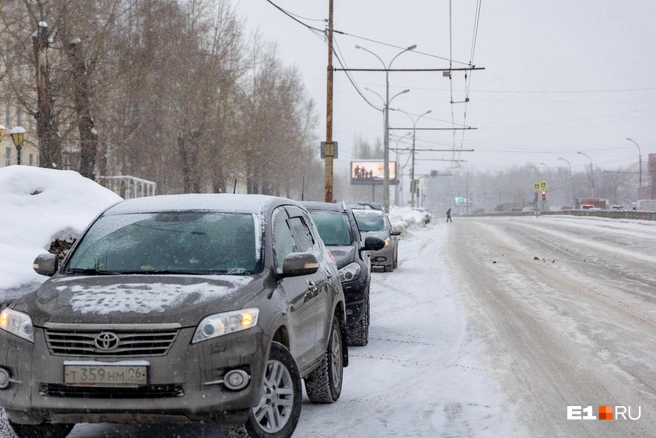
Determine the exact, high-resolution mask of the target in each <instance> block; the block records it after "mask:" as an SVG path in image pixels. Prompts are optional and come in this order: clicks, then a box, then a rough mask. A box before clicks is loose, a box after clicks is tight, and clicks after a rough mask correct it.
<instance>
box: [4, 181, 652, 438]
mask: <svg viewBox="0 0 656 438" xmlns="http://www.w3.org/2000/svg"><path fill="white" fill-rule="evenodd" d="M1 177H2V175H1V174H0V181H1ZM0 196H1V195H0ZM28 196H33V195H28ZM0 200H2V198H0ZM22 212H23V210H22V209H20V208H19V207H15V209H14V210H13V213H12V214H11V215H9V216H11V218H12V220H13V222H12V224H14V225H12V226H14V227H16V229H14V230H13V231H14V233H13V234H12V233H9V234H6V235H2V236H0V237H2V239H4V238H5V237H4V236H12V237H11V238H12V239H14V240H12V241H11V242H10V243H11V245H12V247H18V246H20V244H21V242H22V241H21V240H20V239H18V238H14V237H13V236H14V235H15V234H17V233H18V234H20V233H23V232H24V231H23V230H22V228H20V224H21V223H23V221H22V220H21V219H20V215H21V214H22ZM59 213H60V212H58V211H57V210H56V209H55V210H53V211H52V212H51V213H50V215H51V216H52V215H58V214H59ZM416 213H417V212H416V211H414V210H410V209H400V210H394V211H392V216H396V217H397V219H395V220H394V222H395V223H399V224H400V223H401V222H403V223H406V225H400V226H408V228H407V229H406V231H405V232H404V235H403V238H402V240H401V242H400V246H399V267H398V269H397V270H395V271H394V272H392V273H382V272H376V273H374V275H373V283H372V297H371V306H372V308H371V311H372V317H371V328H370V343H369V345H367V346H366V347H351V348H350V349H349V353H350V365H349V367H348V368H346V369H345V376H344V379H345V380H344V388H343V392H342V396H341V398H340V400H339V401H338V402H336V403H334V404H330V405H313V404H311V403H309V401H308V400H307V399H306V400H305V401H304V403H303V409H302V414H301V420H300V422H299V425H298V428H297V430H296V433H295V436H298V437H334V436H344V435H346V436H361V437H365V438H367V437H372V438H373V437H485V438H486V437H527V436H531V437H551V436H556V437H581V436H584V437H587V436H589V437H598V436H602V437H603V436H606V437H624V436H633V437H649V436H656V433H654V430H656V411H655V407H656V365H655V364H656V271H655V270H654V262H656V222H646V221H645V222H643V221H628V220H606V219H595V218H579V217H553V216H549V217H547V216H544V217H540V218H534V217H517V218H512V217H504V218H486V217H480V218H455V220H454V222H453V223H449V224H446V223H445V222H444V220H443V218H435V219H433V221H432V222H431V223H430V224H429V225H428V226H426V227H422V226H420V224H418V223H416V222H415V220H416V219H415V216H414V215H415V214H416ZM61 214H62V215H63V214H68V215H71V211H70V210H68V209H67V210H66V211H61ZM94 214H95V213H94ZM94 214H90V217H93V215H94ZM72 216H75V215H74V214H72ZM413 222H414V224H413ZM3 223H4V222H3ZM76 227H78V228H83V227H84V224H82V225H76ZM71 228H74V227H73V226H72V225H71ZM53 232H56V230H55V231H52V230H51V232H50V234H49V235H48V236H47V237H48V238H49V236H50V235H52V233H53ZM45 240H46V241H45V242H41V241H40V242H39V243H38V244H34V243H33V242H32V241H31V240H30V239H26V240H25V241H26V242H29V245H30V246H31V247H32V251H35V250H38V251H37V253H38V252H42V250H43V246H44V245H46V244H47V243H48V242H47V240H48V239H47V238H46V239H45ZM0 243H4V241H0ZM33 256H34V255H30V258H29V260H28V267H29V268H30V269H31V259H32V258H33ZM2 263H4V262H2ZM4 272H5V273H7V275H10V276H11V275H14V272H15V275H16V276H22V275H23V274H21V272H22V271H19V270H18V269H16V271H13V270H11V269H10V270H4ZM30 281H31V280H30ZM0 293H2V291H1V290H0ZM572 405H573V406H581V407H582V408H586V407H588V406H590V407H591V409H593V412H592V414H594V415H595V416H596V415H598V413H597V409H598V407H599V406H607V405H609V406H626V407H630V408H631V409H632V412H631V414H632V415H633V417H635V416H636V414H637V413H638V409H640V411H639V412H640V418H639V419H637V420H630V419H627V420H622V419H618V420H615V421H600V420H595V421H591V420H568V419H567V406H572ZM5 435H6V432H5ZM0 436H3V435H2V429H1V426H0ZM70 436H71V437H72V438H100V437H102V438H119V437H120V438H127V437H130V438H132V437H152V436H160V437H162V438H168V437H180V438H182V437H189V438H191V437H196V438H198V437H207V436H217V437H220V436H222V434H221V432H220V430H219V429H218V428H216V427H214V426H202V425H198V426H188V425H187V426H165V425H109V424H96V425H78V426H76V427H75V428H74V430H73V432H72V433H71V435H70Z"/></svg>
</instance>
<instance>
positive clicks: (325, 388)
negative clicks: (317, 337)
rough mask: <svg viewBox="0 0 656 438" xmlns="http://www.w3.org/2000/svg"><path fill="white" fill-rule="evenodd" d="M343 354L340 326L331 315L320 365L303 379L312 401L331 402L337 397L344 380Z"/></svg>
mask: <svg viewBox="0 0 656 438" xmlns="http://www.w3.org/2000/svg"><path fill="white" fill-rule="evenodd" d="M343 354H344V351H343V346H342V333H341V327H340V325H339V323H338V322H337V319H336V318H334V317H333V323H332V326H331V328H330V337H329V338H328V348H326V352H325V353H324V355H323V359H322V360H321V365H319V368H317V369H316V370H314V371H313V372H312V373H311V374H310V375H309V376H308V377H307V378H306V379H305V392H307V395H308V398H309V399H310V401H311V402H312V403H332V402H335V401H337V400H338V399H339V396H340V395H341V393H342V381H343V380H344V379H343V378H344V356H343Z"/></svg>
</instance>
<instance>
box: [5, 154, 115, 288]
mask: <svg viewBox="0 0 656 438" xmlns="http://www.w3.org/2000/svg"><path fill="white" fill-rule="evenodd" d="M121 200H122V198H121V197H120V196H118V195H117V194H115V193H114V192H112V191H110V190H108V189H106V188H104V187H102V186H100V185H99V184H97V183H95V182H93V181H91V180H90V179H88V178H84V177H83V176H82V175H80V174H79V173H77V172H73V171H68V170H53V169H43V168H39V167H32V166H7V167H2V168H0V224H2V226H1V227H0V267H1V268H2V272H3V274H2V275H0V293H3V292H2V291H3V290H6V289H12V288H18V287H20V286H23V285H28V284H36V283H42V282H43V281H45V280H46V277H43V276H41V275H38V274H37V273H36V272H34V270H33V269H32V262H33V261H34V259H35V257H36V256H38V255H39V254H43V253H44V252H47V250H48V248H50V244H51V243H52V242H53V241H55V240H56V239H60V240H72V239H76V238H77V237H78V236H79V235H80V234H81V233H82V231H84V229H85V228H86V227H87V225H88V224H89V223H90V222H91V221H92V220H93V218H95V217H96V216H97V215H98V214H99V213H100V212H101V211H103V210H104V209H105V208H106V207H108V206H110V205H112V204H114V203H116V202H118V201H121Z"/></svg>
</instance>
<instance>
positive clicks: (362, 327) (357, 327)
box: [346, 298, 369, 347]
mask: <svg viewBox="0 0 656 438" xmlns="http://www.w3.org/2000/svg"><path fill="white" fill-rule="evenodd" d="M366 306H367V308H366V309H364V312H363V315H362V319H360V321H359V322H357V323H356V324H353V326H351V327H349V328H348V330H347V335H346V343H347V344H348V345H352V346H354V347H364V346H365V345H367V344H368V343H369V299H368V298H367V304H366Z"/></svg>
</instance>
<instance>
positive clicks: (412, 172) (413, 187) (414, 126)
mask: <svg viewBox="0 0 656 438" xmlns="http://www.w3.org/2000/svg"><path fill="white" fill-rule="evenodd" d="M399 111H401V112H402V113H403V114H405V115H406V116H408V117H410V120H411V121H412V167H411V168H410V181H411V183H410V184H411V185H410V193H411V194H412V197H411V202H410V206H411V207H414V206H415V193H416V191H417V186H416V185H415V138H416V133H417V123H418V122H419V119H421V118H422V117H424V116H425V115H426V114H430V113H431V112H432V111H433V110H428V111H426V112H425V113H423V114H421V115H419V117H417V118H416V119H413V118H412V116H411V115H410V114H408V113H407V112H405V111H403V110H399Z"/></svg>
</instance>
